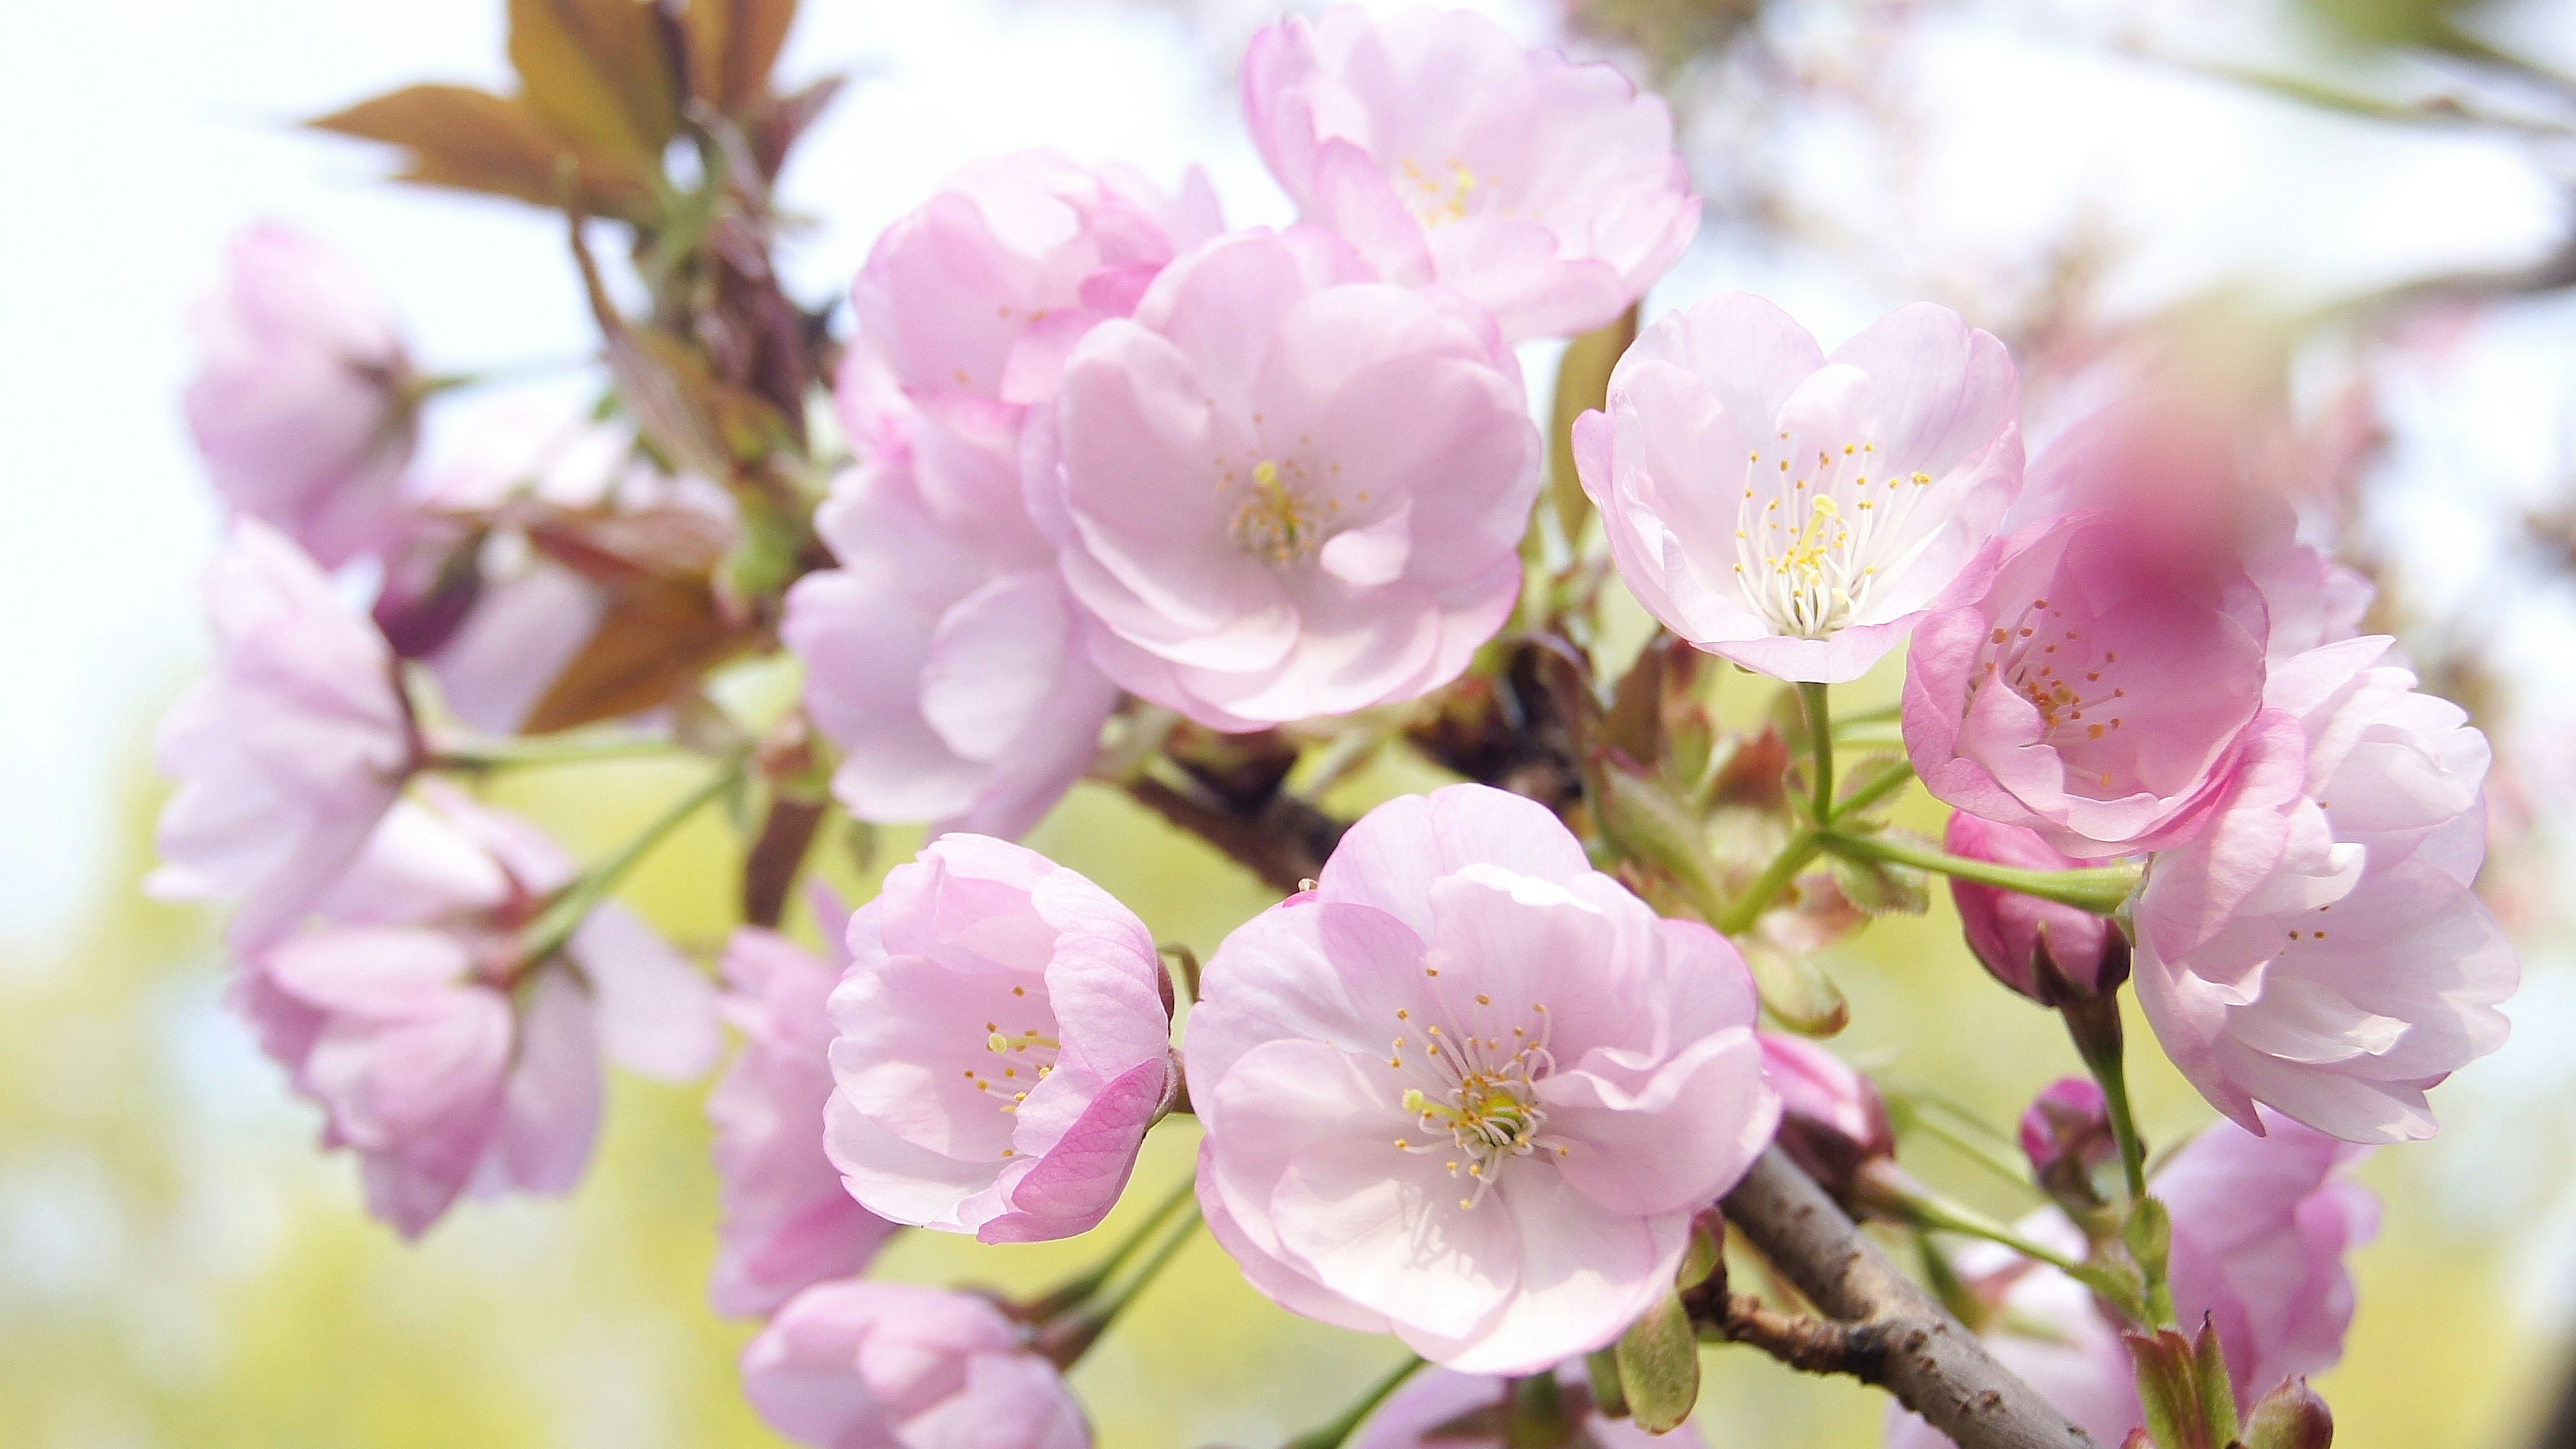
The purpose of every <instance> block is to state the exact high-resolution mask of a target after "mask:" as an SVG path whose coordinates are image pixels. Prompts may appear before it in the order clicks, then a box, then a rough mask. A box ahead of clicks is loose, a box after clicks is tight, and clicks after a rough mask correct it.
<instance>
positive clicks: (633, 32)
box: [510, 0, 680, 168]
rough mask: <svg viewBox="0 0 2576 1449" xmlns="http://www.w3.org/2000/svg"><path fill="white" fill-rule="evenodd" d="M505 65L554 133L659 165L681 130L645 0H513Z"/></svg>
mask: <svg viewBox="0 0 2576 1449" xmlns="http://www.w3.org/2000/svg"><path fill="white" fill-rule="evenodd" d="M510 64H511V65H512V66H514V67H515V68H517V70H518V72H519V81H520V84H521V85H523V86H525V87H526V89H527V99H528V103H529V104H530V105H531V106H533V107H534V108H535V109H536V110H537V112H538V113H539V114H540V115H543V116H544V117H545V118H546V119H547V120H548V121H549V122H551V123H552V124H553V126H554V128H555V130H556V131H558V132H560V133H561V134H563V135H564V136H566V137H569V138H571V139H572V140H574V141H577V142H580V143H582V144H584V145H586V146H589V147H591V148H593V149H596V150H597V151H599V152H601V153H602V154H605V155H609V156H614V157H617V158H620V159H623V160H629V161H633V162H636V163H638V164H640V165H644V166H650V167H655V168H658V167H659V165H660V163H661V159H662V148H663V147H664V146H666V145H668V144H669V143H670V140H671V137H672V136H674V135H676V134H677V133H678V131H679V125H680V120H679V105H678V101H677V98H676V96H675V95H674V94H673V92H674V90H675V87H674V86H673V85H672V81H671V67H670V62H669V60H668V59H667V58H666V57H665V56H664V55H663V52H662V39H661V36H660V34H659V33H658V31H657V28H656V25H655V22H654V18H653V7H652V6H651V5H650V4H647V3H642V0H510Z"/></svg>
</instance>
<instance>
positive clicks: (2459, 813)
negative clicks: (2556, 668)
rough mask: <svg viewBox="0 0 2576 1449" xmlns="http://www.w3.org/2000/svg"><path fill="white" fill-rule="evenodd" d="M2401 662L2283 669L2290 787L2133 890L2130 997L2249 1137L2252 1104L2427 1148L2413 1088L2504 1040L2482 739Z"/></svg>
mask: <svg viewBox="0 0 2576 1449" xmlns="http://www.w3.org/2000/svg"><path fill="white" fill-rule="evenodd" d="M2391 654H2392V646H2391V641H2389V640H2388V639H2386V638H2385V637H2378V636H2366V637H2363V638H2358V639H2350V640H2345V641H2342V642H2340V643H2335V644H2329V645H2326V646H2324V647H2322V648H2319V649H2315V650H2311V651H2309V652H2308V653H2306V654H2302V655H2299V656H2297V657H2296V658H2294V659H2292V660H2289V661H2288V662H2286V663H2284V664H2281V665H2279V666H2277V667H2276V668H2275V669H2274V670H2273V671H2272V674H2271V678H2270V682H2269V684H2268V685H2267V687H2266V699H2267V701H2268V702H2269V704H2270V705H2271V707H2272V708H2274V709H2276V710H2279V711H2281V712H2282V713H2284V714H2286V715H2288V716H2289V717H2291V718H2292V719H2294V720H2295V721H2296V722H2297V724H2298V727H2299V734H2300V737H2301V738H2302V739H2303V742H2304V749H2294V750H2291V751H2288V752H2286V753H2285V754H2284V755H2282V756H2281V757H2280V758H2277V759H2270V760H2266V761H2264V762H2262V763H2261V764H2260V766H2259V770H2260V773H2261V775H2262V776H2265V777H2286V780H2287V787H2286V788H2283V787H2282V785H2281V784H2280V783H2279V780H2278V779H2266V780H2264V781H2263V782H2260V783H2256V784H2249V786H2248V787H2247V788H2246V789H2245V790H2244V791H2243V792H2242V794H2241V797H2240V800H2239V802H2238V803H2237V804H2235V805H2233V806H2231V808H2230V809H2229V810H2228V811H2227V812H2225V815H2224V816H2223V817H2222V818H2221V819H2220V821H2219V822H2218V823H2217V825H2216V826H2215V827H2214V828H2213V829H2212V830H2211V832H2210V834H2209V836H2208V838H2206V839H2204V840H2203V841H2201V842H2198V843H2196V844H2194V845H2192V846H2190V847H2188V848H2186V849H2182V850H2178V851H2172V852H2166V853H2162V854H2159V855H2158V856H2157V857H2156V858H2155V859H2154V861H2153V862H2152V863H2151V864H2150V865H2149V867H2148V871H2147V879H2146V883H2145V885H2144V886H2143V887H2142V889H2141V891H2140V893H2139V896H2138V900H2137V907H2136V919H2137V927H2138V955H2137V980H2138V1000H2139V1004H2140V1005H2141V1006H2143V1007H2144V1008H2145V1009H2146V1012H2147V1019H2148V1021H2149V1022H2150V1023H2152V1024H2153V1025H2154V1027H2155V1030H2156V1036H2157V1038H2158V1039H2159V1040H2160V1041H2161V1042H2162V1043H2163V1044H2164V1048H2165V1051H2166V1054H2167V1055H2169V1056H2170V1057H2172V1058H2173V1061H2174V1064H2175V1065H2176V1066H2177V1067H2180V1068H2181V1069H2182V1072H2183V1075H2184V1076H2186V1077H2188V1078H2190V1079H2191V1083H2192V1085H2193V1086H2195V1087H2198V1088H2199V1089H2200V1091H2201V1095H2203V1096H2205V1097H2207V1098H2208V1099H2209V1100H2210V1102H2211V1104H2212V1105H2214V1106H2216V1107H2217V1108H2218V1109H2219V1110H2220V1111H2222V1112H2225V1113H2226V1114H2227V1115H2228V1116H2229V1117H2231V1118H2233V1119H2234V1120H2235V1121H2236V1122H2237V1123H2239V1124H2240V1125H2243V1126H2245V1127H2247V1128H2249V1129H2253V1128H2255V1127H2256V1126H2257V1124H2258V1123H2259V1122H2260V1120H2261V1119H2260V1118H2259V1117H2258V1116H2257V1114H2256V1109H2255V1103H2257V1102H2262V1103H2265V1104H2268V1105H2270V1106H2272V1107H2274V1108H2277V1109H2278V1110H2279V1111H2281V1112H2282V1113H2284V1114H2285V1115H2287V1116H2290V1117H2294V1118H2296V1119H2298V1120H2299V1121H2301V1122H2304V1123H2306V1124H2308V1125H2309V1126H2311V1127H2314V1128H2316V1129H2318V1130H2320V1131H2323V1132H2326V1133H2329V1134H2331V1135H2333V1136H2336V1137H2341V1138H2343V1139H2345V1140H2347V1141H2352V1142H2395V1141H2402V1140H2408V1139H2414V1138H2422V1137H2429V1136H2431V1135H2432V1133H2433V1130H2434V1125H2435V1124H2434V1120H2433V1115H2432V1111H2431V1108H2430V1106H2429V1105H2428V1104H2427V1102H2426V1100H2425V1096H2424V1094H2425V1091H2426V1090H2427V1089H2429V1088H2430V1087H2432V1086H2434V1085H2436V1084H2437V1083H2439V1082H2440V1081H2441V1080H2442V1079H2443V1078H2444V1077H2446V1076H2448V1075H2449V1074H2450V1073H2451V1072H2453V1071H2456V1070H2458V1069H2459V1068H2460V1067H2462V1066H2465V1065H2467V1064H2468V1063H2469V1062H2470V1061H2472V1060H2474V1059H2476V1058H2477V1057H2480V1056H2483V1055H2485V1054H2486V1053H2488V1052H2491V1051H2493V1050H2495V1049H2496V1048H2497V1047H2498V1046H2501V1045H2503V1043H2504V1039H2505V1034H2506V1031H2507V1023H2506V1021H2505V1019H2504V1017H2503V1015H2502V1014H2501V1013H2500V1012H2498V1011H2497V1010H2496V1009H2495V1007H2496V1004H2497V1003H2499V1002H2501V1001H2502V1000H2504V998H2505V997H2506V996H2508V995H2510V994H2511V993H2512V991H2513V988H2514V987H2515V985H2516V984H2517V983H2518V981H2519V980H2520V975H2521V968H2520V965H2519V963H2518V962H2517V961H2516V959H2515V956H2514V952H2513V948H2512V945H2511V943H2510V942H2508V941H2507V940H2506V938H2505V936H2504V933H2503V930H2502V929H2501V928H2500V927H2499V926H2498V925H2497V923H2496V921H2495V918H2494V917H2493V916H2492V915H2491V914H2489V913H2488V911H2487V909H2486V907H2485V906H2484V905H2483V904H2482V903H2480V902H2479V900H2478V899H2477V896H2476V895H2475V893H2474V892H2472V891H2471V890H2470V888H2469V883H2470V882H2471V880H2473V879H2474V878H2475V876H2476V874H2477V869H2478V866H2479V864H2480V863H2481V862H2482V861H2483V859H2484V857H2485V850H2486V845H2485V837H2484V821H2485V810H2484V801H2483V796H2482V794H2481V786H2482V783H2483V781H2484V779H2485V776H2486V769H2487V762H2488V749H2487V743H2486V738H2485V736H2483V735H2481V734H2480V733H2478V731H2476V730H2475V729H2473V728H2471V727H2470V726H2469V724H2468V720H2467V716H2466V715H2465V714H2464V713H2463V712H2462V711H2461V710H2460V709H2459V707H2458V706H2456V705H2453V704H2451V703H2450V702H2449V701H2447V700H2442V699H2438V698H2436V697H2434V696H2431V695H2427V694H2423V693H2420V692H2419V691H2417V689H2416V688H2415V683H2416V681H2415V676H2414V674H2413V673H2412V671H2410V670H2408V669H2406V668H2405V667H2404V665H2402V664H2401V663H2399V662H2397V661H2396V660H2395V659H2393V658H2392V657H2391ZM2285 800H2286V802H2287V803H2286V804H2284V803H2280V802H2282V801H2285Z"/></svg>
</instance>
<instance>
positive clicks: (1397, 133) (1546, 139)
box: [1243, 5, 1699, 341]
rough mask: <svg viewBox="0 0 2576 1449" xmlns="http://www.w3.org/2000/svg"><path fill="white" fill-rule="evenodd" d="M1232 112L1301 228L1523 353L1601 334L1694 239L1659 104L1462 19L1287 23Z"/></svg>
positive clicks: (1257, 59)
mask: <svg viewBox="0 0 2576 1449" xmlns="http://www.w3.org/2000/svg"><path fill="white" fill-rule="evenodd" d="M1243 106H1244V114H1245V117H1246V119H1247V120H1248V121H1249V122H1250V124H1251V128H1252V136H1253V139H1254V141H1255V142H1256V143H1258V144H1259V146H1260V147H1261V155H1262V159H1263V160H1264V161H1266V162H1268V163H1269V166H1270V172H1271V174H1272V175H1273V176H1276V177H1277V178H1278V179H1279V184H1280V185H1281V186H1282V187H1284V188H1286V190H1287V192H1288V194H1289V196H1290V197H1291V198H1293V199H1294V200H1295V201H1296V203H1297V205H1298V207H1299V209H1300V210H1301V212H1302V213H1303V215H1304V218H1305V219H1306V220H1307V221H1310V222H1314V223H1317V224H1319V225H1322V226H1326V227H1330V228H1332V229H1333V230H1335V231H1337V232H1339V233H1341V234H1342V235H1343V236H1344V237H1347V238H1348V239H1349V240H1350V241H1351V243H1352V244H1353V245H1355V246H1357V247H1358V248H1359V249H1360V252H1361V254H1362V255H1364V256H1366V257H1367V258H1368V259H1369V262H1370V263H1371V264H1372V265H1373V266H1375V267H1376V268H1377V269H1378V271H1379V272H1380V273H1381V274H1383V275H1384V276H1385V277H1386V278H1387V279H1388V280H1390V281H1396V282H1403V283H1406V284H1409V285H1422V284H1425V283H1430V282H1439V283H1441V284H1443V285H1446V286H1450V287H1455V288H1457V289H1458V290H1459V291H1461V292H1464V293H1466V294H1467V295H1468V296H1470V297H1473V298H1474V299H1475V300H1476V301H1477V302H1478V303H1479V304H1481V305H1483V306H1484V307H1485V308H1486V309H1487V310H1489V311H1491V312H1492V313H1493V314H1494V316H1495V319H1496V320H1497V321H1498V322H1499V323H1500V324H1501V326H1502V329H1503V332H1504V334H1505V335H1506V336H1509V337H1511V338H1512V339H1514V340H1515V341H1518V340H1523V339H1527V338H1532V337H1551V336H1563V335H1566V334H1570V333H1575V332H1584V331H1588V330H1590V329H1592V328H1595V327H1599V326H1602V325H1604V324H1606V323H1608V322H1609V321H1610V320H1611V319H1613V318H1615V317H1617V316H1618V315H1619V313H1620V312H1621V311H1622V310H1624V309H1625V308H1627V307H1628V306H1629V304H1631V303H1633V302H1635V301H1636V300H1637V299H1638V298H1640V297H1642V296H1643V295H1645V292H1646V289H1647V287H1649V286H1651V285H1652V284H1653V283H1654V281H1655V279H1656V278H1657V277H1659V276H1661V275H1662V274H1663V272H1664V270H1665V269H1666V268H1668V267H1670V266H1671V265H1672V264H1673V262H1674V261H1675V260H1677V259H1678V258H1679V257H1680V256H1681V254H1682V252H1683V251H1684V250H1685V249H1687V248H1688V247H1689V245H1690V240H1691V237H1692V235H1693V234H1694V233H1695V232H1697V231H1698V229H1699V198H1698V197H1697V196H1695V195H1693V194H1692V192H1691V187H1690V175H1689V172H1688V170H1687V169H1686V168H1685V167H1684V166H1683V165H1682V160H1681V157H1680V156H1679V155H1678V154H1677V153H1676V152H1675V151H1674V149H1673V118H1672V113H1671V111H1670V110H1669V109H1668V108H1667V107H1666V106H1665V104H1664V101H1663V99H1662V98H1661V97H1659V96H1654V95H1640V94H1639V93H1638V91H1637V88H1636V87H1635V86H1634V85H1632V84H1630V83H1629V81H1628V80H1627V78H1626V77H1624V76H1622V75H1621V74H1620V73H1619V72H1618V71H1617V70H1616V69H1615V68H1613V67H1611V66H1608V65H1602V64H1588V65H1578V64H1575V63H1574V62H1572V61H1569V60H1567V59H1566V58H1565V56H1563V55H1562V54H1560V53H1558V52H1557V51H1554V50H1549V49H1535V50H1533V49H1524V48H1523V47H1522V46H1521V44H1520V42H1518V41H1517V40H1515V39H1513V38H1512V36H1511V34H1510V32H1508V31H1506V30H1504V29H1503V27H1501V26H1500V25H1497V24H1495V23H1494V22H1493V21H1492V20H1489V19H1487V18H1486V17H1484V16H1482V15H1477V14H1474V13H1472V12H1468V11H1461V10H1442V9H1436V8H1432V7H1429V6H1421V7H1415V8H1412V9H1407V10H1402V11H1398V12H1396V13H1395V14H1392V15H1389V16H1386V17H1383V18H1376V17H1372V16H1370V15H1369V14H1368V12H1367V11H1365V10H1363V9H1361V8H1360V7H1358V6H1349V5H1345V6H1339V7H1336V8H1334V9H1331V10H1327V11H1325V12H1324V13H1323V14H1322V15H1321V16H1319V17H1317V18H1315V19H1313V20H1308V19H1306V18H1304V17H1302V16H1291V17H1290V18H1288V19H1285V20H1282V21H1280V22H1279V23H1278V24H1276V25H1273V26H1271V27H1270V28H1269V29H1267V30H1264V31H1262V32H1261V33H1260V34H1258V35H1256V36H1254V37H1253V40H1252V45H1251V48H1250V49H1249V50H1248V51H1247V52H1246V53H1245V55H1244V60H1243Z"/></svg>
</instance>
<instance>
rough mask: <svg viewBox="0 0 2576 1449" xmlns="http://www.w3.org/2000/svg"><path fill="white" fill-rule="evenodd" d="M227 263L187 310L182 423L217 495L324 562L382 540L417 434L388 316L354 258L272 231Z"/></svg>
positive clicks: (405, 368)
mask: <svg viewBox="0 0 2576 1449" xmlns="http://www.w3.org/2000/svg"><path fill="white" fill-rule="evenodd" d="M226 261H227V267H226V272H225V276H224V280H223V282H222V284H221V285H220V286H219V287H218V288H217V289H216V290H215V291H214V292H213V293H212V294H211V295H209V296H207V297H206V298H205V299H204V300H202V301H200V302H199V303H198V304H197V307H196V310H195V311H194V312H193V313H192V314H191V315H190V321H191V322H192V323H193V325H194V327H195V330H196V334H197V345H198V346H199V347H200V348H201V349H203V353H204V360H203V362H202V363H201V365H200V366H199V368H198V371H197V375H196V377H195V378H194V379H193V380H192V381H190V382H189V384H188V397H187V409H188V427H189V429H190V431H191V432H193V433H194V434H195V436H196V440H197V451H198V452H199V453H200V454H202V455H203V456H204V457H205V460H206V471H207V473H208V474H209V475H210V476H211V477H212V478H213V480H214V485H215V491H216V492H218V493H220V494H222V495H223V498H224V501H225V502H226V503H228V504H230V505H231V506H232V507H233V508H234V509H236V510H237V511H239V512H241V513H246V514H248V515H250V516H251V517H253V518H258V519H261V520H264V521H265V522H267V523H269V524H271V525H273V526H274V527H276V528H277V529H278V530H279V531H280V532H283V533H285V534H287V535H288V536H289V537H291V538H293V539H294V540H295V541H296V542H297V543H299V544H301V545H303V547H304V548H305V550H306V551H307V552H309V553H311V554H312V555H313V556H314V557H315V558H317V559H319V560H321V561H322V562H323V563H325V564H328V565H335V566H336V565H338V564H340V563H342V562H344V561H346V560H347V559H349V558H351V557H352V556H354V555H357V554H360V553H365V552H368V551H371V550H373V549H375V548H377V547H379V546H381V545H382V544H383V543H385V542H386V541H387V540H388V539H389V537H390V536H391V534H392V532H393V530H394V527H395V524H396V519H397V510H398V495H399V493H400V491H401V485H402V475H403V468H404V466H405V465H406V464H407V463H409V462H410V461H411V453H412V446H413V443H414V440H415V431H416V430H415V427H414V422H415V414H416V411H417V400H416V398H415V397H413V396H412V389H413V388H414V387H415V385H416V383H415V379H414V377H413V375H412V367H411V359H410V358H409V356H408V355H407V354H406V352H405V350H404V346H403V337H402V329H401V326H400V324H399V323H397V322H396V321H395V318H394V315H393V308H392V307H391V306H390V305H389V304H388V303H387V302H386V300H385V297H384V294H383V293H382V292H381V291H379V290H378V289H377V287H376V284H375V282H374V280H373V279H372V278H370V277H369V276H367V274H366V273H365V272H364V271H362V270H361V269H360V268H359V267H358V266H357V264H356V263H354V262H352V261H350V260H349V259H348V258H347V257H346V256H343V255H342V254H341V253H339V252H338V251H336V250H334V249H332V248H331V247H328V246H325V245H324V244H323V243H321V242H320V241H317V240H315V239H314V238H312V237H310V236H306V235H304V234H303V233H301V232H297V231H294V230H291V229H289V228H287V227H283V226H279V225H276V224H274V223H263V224H261V225H258V226H253V227H251V228H250V229H248V230H246V231H244V232H243V233H241V234H240V235H239V236H237V237H235V238H234V239H233V243H232V248H231V251H230V253H229V254H228V256H227V258H226Z"/></svg>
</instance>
